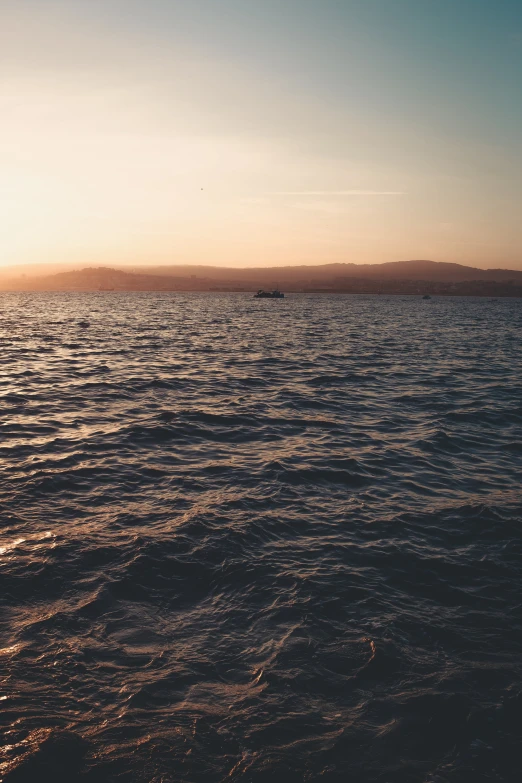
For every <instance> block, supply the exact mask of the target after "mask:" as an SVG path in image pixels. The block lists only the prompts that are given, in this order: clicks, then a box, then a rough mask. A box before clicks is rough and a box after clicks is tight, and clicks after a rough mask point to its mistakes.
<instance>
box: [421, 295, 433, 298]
mask: <svg viewBox="0 0 522 783" xmlns="http://www.w3.org/2000/svg"><path fill="white" fill-rule="evenodd" d="M422 298H423V299H431V296H430V295H429V294H424V296H423V297H422Z"/></svg>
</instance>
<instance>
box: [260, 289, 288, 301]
mask: <svg viewBox="0 0 522 783" xmlns="http://www.w3.org/2000/svg"><path fill="white" fill-rule="evenodd" d="M284 298H285V295H284V294H282V293H281V291H278V290H277V288H276V289H275V291H263V289H262V288H261V289H260V290H259V291H258V292H257V294H254V299H284Z"/></svg>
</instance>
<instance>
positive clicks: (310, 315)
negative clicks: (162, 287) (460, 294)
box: [0, 293, 522, 783]
mask: <svg viewBox="0 0 522 783" xmlns="http://www.w3.org/2000/svg"><path fill="white" fill-rule="evenodd" d="M80 322H82V323H83V322H85V323H84V324H83V326H82V325H81V323H80ZM87 323H88V325H86V324H87ZM521 326H522V301H520V300H515V299H512V300H499V301H492V300H486V299H449V298H448V299H442V298H441V299H433V300H431V301H429V302H426V301H423V300H422V299H421V298H420V297H419V298H415V297H389V298H388V297H383V296H381V297H370V296H368V297H350V296H337V297H335V296H332V297H328V296H299V295H295V296H289V297H288V298H287V299H285V300H284V301H266V300H265V301H263V300H253V299H251V298H250V296H249V295H244V294H243V295H235V294H214V295H207V294H188V295H179V294H155V293H150V294H147V293H144V294H139V293H136V294H118V293H96V294H30V295H29V294H4V295H2V296H1V297H0V336H1V340H0V361H1V368H2V373H1V377H0V381H1V387H0V394H1V412H2V418H1V427H0V433H1V441H0V464H1V466H2V481H1V485H0V509H1V522H2V525H1V528H0V533H1V537H0V601H1V607H2V620H1V625H0V630H1V635H0V648H1V649H0V666H1V672H2V677H3V679H2V684H1V689H0V699H1V701H0V710H1V716H2V725H3V729H4V734H3V742H2V745H3V750H2V755H1V757H0V763H1V767H0V769H2V770H3V774H4V775H5V781H37V780H47V779H53V780H55V781H57V780H64V781H74V780H80V781H84V780H85V781H96V782H97V783H105V782H107V783H108V781H118V782H119V781H124V782H125V783H127V782H131V781H132V782H134V781H136V782H140V783H141V782H142V781H146V782H147V783H171V781H172V783H174V781H187V782H189V781H190V782H193V783H200V782H201V783H203V782H204V783H207V782H208V783H214V781H215V782H216V783H218V781H224V780H228V781H231V782H232V783H233V782H234V781H238V782H239V781H245V783H246V782H247V781H254V782H256V783H257V782H258V781H265V780H267V781H268V780H271V781H272V780H275V779H279V778H280V779H284V780H286V781H291V782H293V781H309V782H312V781H316V780H323V781H356V783H373V782H374V781H379V782H380V783H423V782H429V783H435V782H437V783H438V782H441V781H451V783H453V782H454V781H457V782H459V783H460V782H461V781H473V783H477V781H490V780H491V781H499V780H500V781H511V780H518V774H519V769H520V764H519V756H520V747H519V742H520V739H521V737H520V726H522V685H521V679H520V675H521V669H522V663H521V662H522V629H521V620H522V604H521V601H522V599H521V595H522V563H521V554H522V545H521V540H520V531H521V509H522V494H521V491H520V468H521V465H522V438H521V435H522V427H521V425H522V371H521V366H522V364H521V359H522V339H521V338H522V330H521ZM0 778H1V775H0Z"/></svg>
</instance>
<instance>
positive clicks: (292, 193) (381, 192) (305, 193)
mask: <svg viewBox="0 0 522 783" xmlns="http://www.w3.org/2000/svg"><path fill="white" fill-rule="evenodd" d="M271 195H272V196H405V195H406V193H405V192H404V191H402V190H280V191H276V192H275V193H272V194H271Z"/></svg>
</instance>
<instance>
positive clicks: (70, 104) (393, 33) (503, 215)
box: [0, 0, 522, 269]
mask: <svg viewBox="0 0 522 783" xmlns="http://www.w3.org/2000/svg"><path fill="white" fill-rule="evenodd" d="M521 74H522V2H520V0H190V1H189V0H1V2H0V101H1V123H0V165H1V178H0V226H1V229H0V264H2V265H6V264H13V263H35V262H64V261H67V262H70V261H74V262H79V263H82V264H86V263H96V264H101V263H103V264H106V265H110V264H111V263H133V264H134V263H148V262H150V263H154V264H158V263H170V264H172V263H202V264H219V265H233V266H259V265H262V266H272V265H274V264H299V263H308V264H312V263H314V264H315V263H328V262H332V261H347V262H361V263H368V262H384V261H396V260H402V259H409V258H431V259H433V260H436V261H456V262H459V263H464V264H471V265H476V266H484V267H487V266H490V267H498V266H508V267H511V268H519V269H521V268H522V228H521V227H520V204H521V199H522V100H521V93H520V90H521V86H520V84H521Z"/></svg>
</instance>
